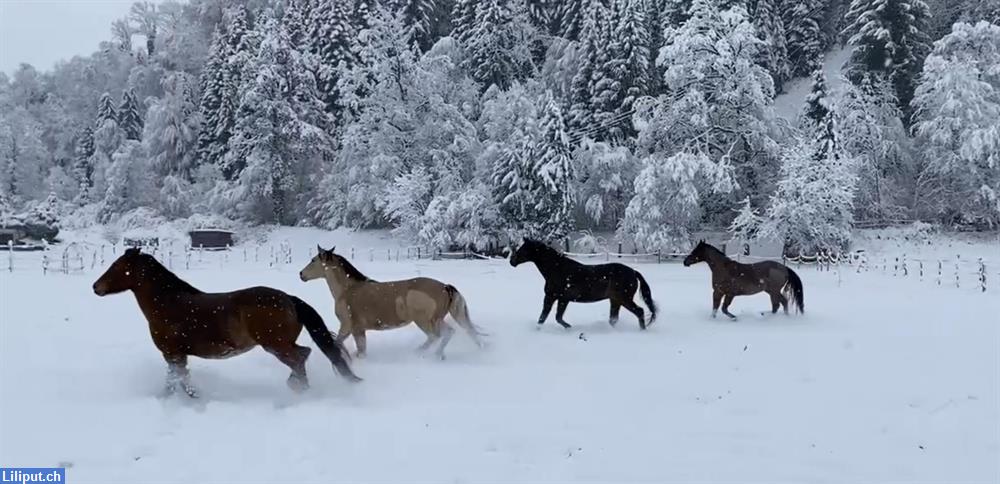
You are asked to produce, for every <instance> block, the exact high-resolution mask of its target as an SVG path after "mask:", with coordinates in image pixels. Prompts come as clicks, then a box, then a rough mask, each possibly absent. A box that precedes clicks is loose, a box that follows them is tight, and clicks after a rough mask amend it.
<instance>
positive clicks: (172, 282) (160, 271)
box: [140, 254, 202, 294]
mask: <svg viewBox="0 0 1000 484" xmlns="http://www.w3.org/2000/svg"><path fill="white" fill-rule="evenodd" d="M140 257H141V258H142V260H143V261H144V262H146V267H147V268H149V269H150V272H151V273H149V274H146V275H145V277H147V278H151V279H153V280H154V281H156V282H157V284H160V285H163V286H168V287H170V288H171V289H173V290H175V291H177V292H183V293H188V294H202V291H201V290H200V289H198V288H196V287H194V286H192V285H191V284H188V283H187V281H185V280H184V279H181V278H180V277H177V274H174V273H173V272H170V270H169V269H167V268H166V267H164V266H163V264H161V263H160V261H158V260H156V258H155V257H153V256H151V255H149V254H141V255H140Z"/></svg>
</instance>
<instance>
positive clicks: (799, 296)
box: [785, 268, 806, 313]
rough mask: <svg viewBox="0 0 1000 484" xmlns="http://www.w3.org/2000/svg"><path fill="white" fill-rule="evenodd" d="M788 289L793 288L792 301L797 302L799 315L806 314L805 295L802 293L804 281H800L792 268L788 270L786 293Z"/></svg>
mask: <svg viewBox="0 0 1000 484" xmlns="http://www.w3.org/2000/svg"><path fill="white" fill-rule="evenodd" d="M788 288H791V292H792V301H794V302H795V307H796V308H798V310H799V313H805V312H806V303H805V295H804V294H803V292H802V279H799V275H798V274H796V273H795V271H793V270H792V269H790V268H789V269H788V286H786V289H785V291H786V292H787V291H788Z"/></svg>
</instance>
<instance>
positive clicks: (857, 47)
mask: <svg viewBox="0 0 1000 484" xmlns="http://www.w3.org/2000/svg"><path fill="white" fill-rule="evenodd" d="M929 16H930V13H929V11H928V9H927V4H925V3H924V2H923V0H854V1H853V2H851V8H850V11H849V12H848V13H847V21H848V22H850V25H848V27H847V29H845V32H846V33H847V34H848V35H850V38H849V39H848V42H849V43H850V44H851V45H853V46H854V51H853V52H852V54H851V60H850V61H849V62H848V66H847V75H848V78H849V79H850V80H851V81H852V82H854V83H855V84H858V83H860V82H862V80H863V79H864V78H865V77H868V76H874V77H876V78H879V79H885V80H887V81H888V82H890V83H891V84H892V86H893V91H894V93H895V96H896V101H897V102H898V103H899V104H898V105H899V108H900V110H901V111H902V112H903V122H904V123H907V124H908V123H909V122H910V120H911V113H912V110H911V108H910V101H911V100H912V99H913V90H914V88H915V86H916V84H917V82H918V77H919V75H920V70H921V68H922V66H923V62H924V57H925V56H926V55H927V53H928V52H929V51H930V41H929V38H928V36H927V32H928V30H929V27H928V18H929Z"/></svg>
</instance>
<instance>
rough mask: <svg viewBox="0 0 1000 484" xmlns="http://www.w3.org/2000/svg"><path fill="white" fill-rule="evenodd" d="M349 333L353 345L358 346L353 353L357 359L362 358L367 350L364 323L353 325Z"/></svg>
mask: <svg viewBox="0 0 1000 484" xmlns="http://www.w3.org/2000/svg"><path fill="white" fill-rule="evenodd" d="M351 335H352V336H354V345H355V346H357V347H358V351H357V353H355V356H357V357H358V358H359V359H360V358H364V357H365V354H366V353H367V352H368V340H367V338H365V328H364V324H360V323H359V324H356V325H354V329H353V331H352V332H351Z"/></svg>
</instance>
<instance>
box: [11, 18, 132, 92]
mask: <svg viewBox="0 0 1000 484" xmlns="http://www.w3.org/2000/svg"><path fill="white" fill-rule="evenodd" d="M132 3H133V0H0V71H3V72H6V73H7V74H8V75H10V74H11V73H13V72H14V70H15V69H17V66H18V65H20V64H21V63H22V62H27V63H29V64H31V65H33V66H35V68H36V69H38V70H40V71H47V70H49V69H52V67H53V66H55V64H56V61H58V60H61V59H69V58H71V57H73V56H74V55H88V54H91V53H92V52H94V51H96V50H97V44H98V43H100V42H101V41H104V40H110V39H111V22H112V21H114V20H115V19H118V18H121V17H123V16H125V15H126V14H127V13H128V10H129V7H130V6H131V5H132Z"/></svg>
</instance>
